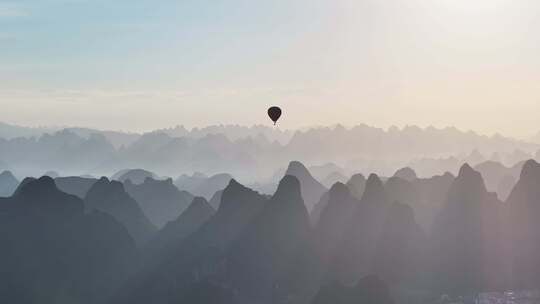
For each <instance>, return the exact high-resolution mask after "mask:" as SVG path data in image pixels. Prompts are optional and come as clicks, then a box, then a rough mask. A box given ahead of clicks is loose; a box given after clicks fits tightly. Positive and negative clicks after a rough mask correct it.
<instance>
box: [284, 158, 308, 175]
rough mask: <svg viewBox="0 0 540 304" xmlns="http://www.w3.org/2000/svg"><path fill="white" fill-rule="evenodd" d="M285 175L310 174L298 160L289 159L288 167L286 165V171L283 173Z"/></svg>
mask: <svg viewBox="0 0 540 304" xmlns="http://www.w3.org/2000/svg"><path fill="white" fill-rule="evenodd" d="M285 174H286V175H294V176H296V177H299V176H305V175H309V176H311V173H309V170H308V169H307V168H306V166H304V164H302V163H301V162H299V161H296V160H294V161H291V162H290V163H289V167H287V171H286V173H285Z"/></svg>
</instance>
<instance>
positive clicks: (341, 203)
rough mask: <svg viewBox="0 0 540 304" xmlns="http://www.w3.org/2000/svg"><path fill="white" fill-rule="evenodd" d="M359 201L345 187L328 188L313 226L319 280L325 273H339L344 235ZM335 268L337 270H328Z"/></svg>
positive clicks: (334, 186) (337, 185)
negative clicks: (317, 255) (323, 203)
mask: <svg viewBox="0 0 540 304" xmlns="http://www.w3.org/2000/svg"><path fill="white" fill-rule="evenodd" d="M358 204H359V201H358V200H357V199H356V198H354V197H353V196H352V195H351V192H350V191H349V189H348V188H347V186H345V185H343V184H341V183H336V184H334V185H333V186H332V188H330V191H328V196H327V204H326V206H325V207H324V209H323V210H322V211H321V214H320V218H319V220H318V222H317V224H316V226H315V240H316V246H317V250H318V254H319V257H320V263H321V265H319V268H320V271H321V273H320V274H319V275H320V276H321V278H323V282H324V277H325V276H326V274H327V273H336V272H340V270H339V267H340V266H342V265H341V264H340V263H339V258H340V257H341V256H342V254H343V253H342V252H340V251H341V249H342V246H343V242H344V236H345V233H347V232H348V231H349V229H350V222H351V218H352V216H353V214H354V210H355V208H356V207H357V205H358ZM331 267H337V268H338V269H330V268H331Z"/></svg>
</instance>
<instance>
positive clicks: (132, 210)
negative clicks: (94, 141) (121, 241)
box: [84, 177, 157, 244]
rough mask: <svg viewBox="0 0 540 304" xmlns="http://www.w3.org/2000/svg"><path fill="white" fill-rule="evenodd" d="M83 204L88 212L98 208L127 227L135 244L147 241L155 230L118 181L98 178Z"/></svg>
mask: <svg viewBox="0 0 540 304" xmlns="http://www.w3.org/2000/svg"><path fill="white" fill-rule="evenodd" d="M84 205H85V209H86V210H87V211H88V212H91V211H92V210H99V211H103V212H105V213H108V214H110V215H112V216H113V217H114V218H115V219H116V220H117V221H119V222H120V223H122V224H123V225H124V226H125V227H126V228H127V230H128V231H129V233H130V235H131V236H132V237H133V239H134V240H135V241H136V242H137V244H142V243H144V242H146V241H148V240H149V239H150V238H151V237H152V235H153V234H154V233H155V232H156V230H157V229H156V227H155V226H154V225H152V223H151V222H150V220H148V218H147V217H146V215H144V213H143V212H142V210H141V207H140V206H139V204H138V203H137V201H135V200H134V199H133V198H132V197H131V196H129V195H128V194H127V192H126V191H125V190H124V186H123V185H122V183H120V182H118V181H109V180H108V179H107V178H106V177H102V178H100V179H99V180H98V181H97V182H95V183H94V185H92V187H91V188H90V190H88V193H87V194H86V197H85V199H84Z"/></svg>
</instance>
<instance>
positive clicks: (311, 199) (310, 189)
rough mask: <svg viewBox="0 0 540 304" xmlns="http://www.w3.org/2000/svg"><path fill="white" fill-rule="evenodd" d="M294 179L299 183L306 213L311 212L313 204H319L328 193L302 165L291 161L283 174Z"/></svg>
mask: <svg viewBox="0 0 540 304" xmlns="http://www.w3.org/2000/svg"><path fill="white" fill-rule="evenodd" d="M285 174H286V175H291V176H294V177H296V178H297V179H298V180H299V181H300V185H301V191H302V198H303V199H304V203H305V205H306V208H307V210H308V211H311V210H312V209H313V207H314V206H315V204H317V203H318V202H319V200H320V199H321V197H322V195H323V194H324V193H325V192H326V191H328V189H326V188H325V187H324V186H323V185H322V184H321V183H320V182H319V181H317V180H316V179H315V178H313V176H311V173H309V171H308V170H307V168H306V167H305V166H304V165H302V163H300V162H297V161H292V162H290V163H289V167H288V168H287V171H286V173H285Z"/></svg>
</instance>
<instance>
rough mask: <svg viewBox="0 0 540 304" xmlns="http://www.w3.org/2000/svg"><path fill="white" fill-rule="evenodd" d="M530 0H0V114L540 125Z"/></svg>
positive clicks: (135, 123) (143, 120) (41, 118)
mask: <svg viewBox="0 0 540 304" xmlns="http://www.w3.org/2000/svg"><path fill="white" fill-rule="evenodd" d="M538 54H540V1H535V0H474V1H473V0H385V1H380V0H332V1H330V0H272V1H268V0H260V1H253V0H228V1H226V0H193V1H192V0H184V1H181V0H177V1H169V0H160V1H150V0H131V1H124V0H114V1H112V0H39V1H38V0H10V1H4V0H0V121H3V122H8V123H14V124H20V125H26V126H44V125H47V126H64V125H65V126H85V127H95V128H100V129H115V130H126V131H127V130H131V131H144V130H151V129H156V128H163V127H171V126H175V125H179V124H181V125H184V126H186V127H195V126H206V125H211V124H241V125H251V124H268V125H271V122H270V120H269V119H268V118H267V117H266V109H267V107H268V106H271V105H279V106H281V107H282V108H283V112H284V114H283V117H282V119H281V120H280V123H279V125H280V127H282V128H298V127H305V126H311V125H330V124H335V123H341V124H344V125H346V126H347V125H348V126H352V125H356V124H360V123H366V124H369V125H373V126H378V127H383V128H387V127H390V126H392V125H396V126H398V127H402V126H405V125H412V124H415V125H419V126H421V127H426V126H430V125H432V126H435V127H446V126H456V127H458V128H460V129H464V130H469V129H472V130H475V131H477V132H480V133H483V134H494V133H501V134H504V135H508V136H515V137H527V136H531V135H532V134H534V133H537V132H538V131H540V120H539V119H538V117H539V114H540V56H538Z"/></svg>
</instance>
